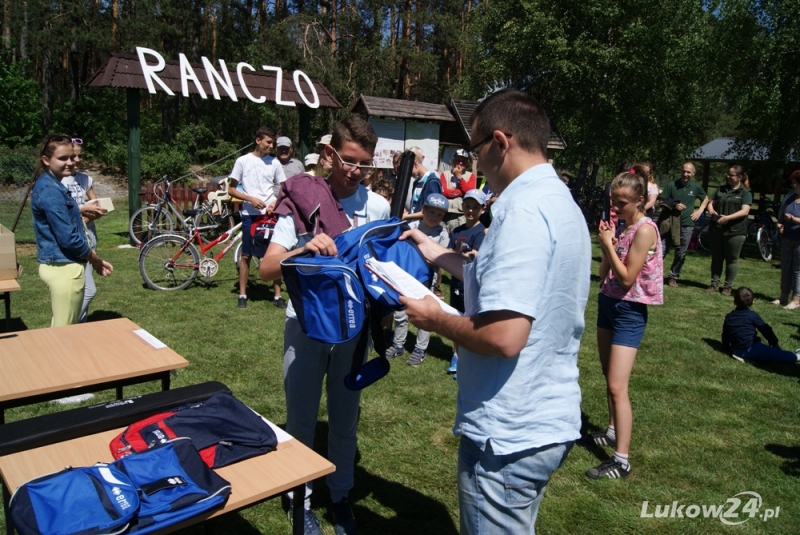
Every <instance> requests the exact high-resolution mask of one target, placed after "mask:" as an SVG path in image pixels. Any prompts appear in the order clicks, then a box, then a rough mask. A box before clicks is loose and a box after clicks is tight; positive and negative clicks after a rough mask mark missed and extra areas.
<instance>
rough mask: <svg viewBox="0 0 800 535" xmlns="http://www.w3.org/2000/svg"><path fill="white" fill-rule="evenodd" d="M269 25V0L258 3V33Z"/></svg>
mask: <svg viewBox="0 0 800 535" xmlns="http://www.w3.org/2000/svg"><path fill="white" fill-rule="evenodd" d="M266 25H267V0H261V1H260V2H259V3H258V33H261V32H262V31H263V30H264V27H265V26H266Z"/></svg>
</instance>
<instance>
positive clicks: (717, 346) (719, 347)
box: [702, 338, 729, 357]
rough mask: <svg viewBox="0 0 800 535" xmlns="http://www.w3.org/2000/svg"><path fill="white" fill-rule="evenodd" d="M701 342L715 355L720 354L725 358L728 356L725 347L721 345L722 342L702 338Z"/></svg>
mask: <svg viewBox="0 0 800 535" xmlns="http://www.w3.org/2000/svg"><path fill="white" fill-rule="evenodd" d="M702 340H703V342H705V343H706V345H707V346H708V347H710V348H711V349H713V350H714V351H716V352H717V353H722V354H723V355H725V356H726V357H727V356H729V355H728V352H727V351H725V347H724V346H723V345H722V342H720V341H719V340H715V339H713V338H703V339H702Z"/></svg>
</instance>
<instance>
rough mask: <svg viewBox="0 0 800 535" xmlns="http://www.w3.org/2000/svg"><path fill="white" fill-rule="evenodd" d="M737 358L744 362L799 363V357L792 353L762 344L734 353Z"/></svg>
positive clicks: (757, 343) (758, 343)
mask: <svg viewBox="0 0 800 535" xmlns="http://www.w3.org/2000/svg"><path fill="white" fill-rule="evenodd" d="M733 354H734V355H736V356H737V357H741V358H743V359H744V360H758V361H762V362H765V361H766V362H797V355H795V354H794V353H792V352H791V351H784V350H783V349H781V348H779V347H772V346H765V345H764V344H762V343H761V342H756V343H755V344H753V345H752V346H750V347H749V348H748V349H747V350H746V351H741V350H737V351H734V352H733Z"/></svg>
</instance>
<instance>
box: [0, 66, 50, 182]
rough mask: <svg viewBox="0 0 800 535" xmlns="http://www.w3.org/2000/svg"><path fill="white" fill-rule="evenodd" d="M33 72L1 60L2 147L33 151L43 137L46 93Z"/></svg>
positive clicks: (0, 115) (0, 135) (0, 139)
mask: <svg viewBox="0 0 800 535" xmlns="http://www.w3.org/2000/svg"><path fill="white" fill-rule="evenodd" d="M26 67H27V69H28V71H29V73H28V77H26V76H25V75H24V74H23V69H24V68H26ZM32 69H33V67H31V66H30V65H29V64H28V63H13V64H11V65H6V63H5V61H2V60H0V144H3V145H6V146H8V147H12V148H13V147H21V146H22V147H25V146H28V147H30V146H33V145H35V144H36V143H37V142H38V140H39V137H40V136H41V128H42V127H41V124H42V105H41V102H40V98H41V94H42V92H41V91H40V90H39V86H38V84H37V83H36V80H34V79H33V78H31V76H30V71H31V70H32ZM4 180H5V179H4Z"/></svg>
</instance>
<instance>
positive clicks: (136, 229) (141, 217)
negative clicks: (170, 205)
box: [128, 205, 175, 245]
mask: <svg viewBox="0 0 800 535" xmlns="http://www.w3.org/2000/svg"><path fill="white" fill-rule="evenodd" d="M156 213H158V207H157V206H153V205H150V206H142V207H141V208H139V209H138V210H136V211H135V212H134V213H133V215H132V216H131V219H130V221H128V234H129V235H130V237H131V240H132V241H133V243H134V244H135V245H141V244H142V242H147V240H149V239H150V238H152V237H153V236H157V235H159V234H169V233H170V232H172V231H173V229H174V228H175V224H174V222H173V221H172V216H171V215H170V214H169V213H167V212H166V211H165V210H163V209H162V210H161V213H160V214H159V215H158V221H157V222H155V223H154V224H153V228H152V230H151V229H150V224H151V223H153V220H154V219H155V218H156Z"/></svg>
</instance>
